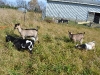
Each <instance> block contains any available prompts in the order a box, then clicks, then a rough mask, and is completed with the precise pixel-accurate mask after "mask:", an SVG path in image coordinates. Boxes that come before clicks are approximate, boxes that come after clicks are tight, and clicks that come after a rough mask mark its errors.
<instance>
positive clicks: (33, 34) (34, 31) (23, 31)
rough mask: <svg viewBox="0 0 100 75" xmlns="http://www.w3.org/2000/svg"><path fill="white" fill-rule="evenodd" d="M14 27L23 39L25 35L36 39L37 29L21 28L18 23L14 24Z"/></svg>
mask: <svg viewBox="0 0 100 75" xmlns="http://www.w3.org/2000/svg"><path fill="white" fill-rule="evenodd" d="M14 29H18V31H19V33H20V35H21V36H22V38H23V39H25V38H26V37H34V38H35V40H36V41H37V40H38V36H37V35H38V30H37V29H35V28H34V29H22V28H21V27H20V23H17V24H15V27H14Z"/></svg>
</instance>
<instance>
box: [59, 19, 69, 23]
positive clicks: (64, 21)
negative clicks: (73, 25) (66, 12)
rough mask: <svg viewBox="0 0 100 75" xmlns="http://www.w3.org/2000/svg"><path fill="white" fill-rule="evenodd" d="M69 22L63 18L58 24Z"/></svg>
mask: <svg viewBox="0 0 100 75" xmlns="http://www.w3.org/2000/svg"><path fill="white" fill-rule="evenodd" d="M68 21H69V20H67V19H63V18H61V19H60V20H58V23H67V24H68Z"/></svg>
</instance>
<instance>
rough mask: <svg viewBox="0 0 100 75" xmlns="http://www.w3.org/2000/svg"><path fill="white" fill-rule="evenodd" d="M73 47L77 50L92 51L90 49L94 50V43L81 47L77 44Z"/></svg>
mask: <svg viewBox="0 0 100 75" xmlns="http://www.w3.org/2000/svg"><path fill="white" fill-rule="evenodd" d="M75 47H76V48H78V49H86V50H92V49H95V41H92V42H88V43H84V44H81V45H78V44H77V45H76V46H75Z"/></svg>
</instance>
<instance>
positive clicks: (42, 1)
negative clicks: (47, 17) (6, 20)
mask: <svg viewBox="0 0 100 75" xmlns="http://www.w3.org/2000/svg"><path fill="white" fill-rule="evenodd" d="M6 1H7V2H8V3H9V2H10V3H11V4H12V5H16V0H6ZM24 1H26V2H29V1H31V0H24ZM38 3H39V5H40V8H41V9H44V7H45V6H46V3H47V2H46V0H38Z"/></svg>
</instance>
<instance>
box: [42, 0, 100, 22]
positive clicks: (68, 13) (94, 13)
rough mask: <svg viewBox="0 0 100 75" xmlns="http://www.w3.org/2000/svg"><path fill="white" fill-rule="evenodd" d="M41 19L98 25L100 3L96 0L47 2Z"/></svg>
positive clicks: (51, 0) (57, 0) (48, 0)
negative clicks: (56, 19)
mask: <svg viewBox="0 0 100 75" xmlns="http://www.w3.org/2000/svg"><path fill="white" fill-rule="evenodd" d="M42 17H43V18H45V17H56V18H66V19H68V20H74V21H75V20H77V21H92V22H95V23H99V24H100V2H99V1H96V0H95V1H94V0H47V5H46V8H45V9H44V10H43V12H42Z"/></svg>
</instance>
